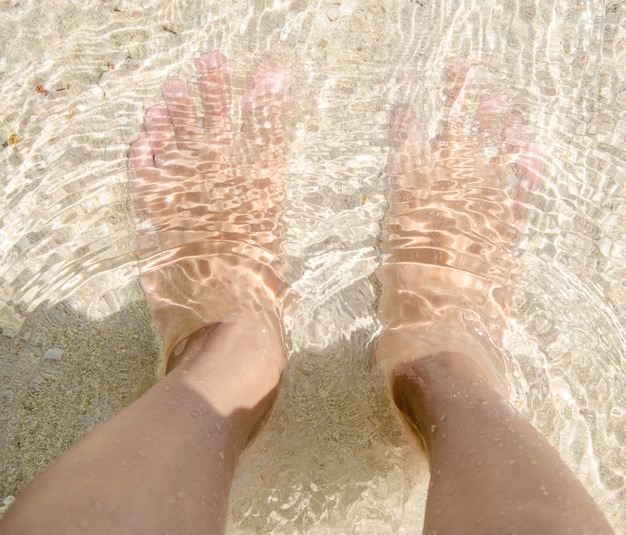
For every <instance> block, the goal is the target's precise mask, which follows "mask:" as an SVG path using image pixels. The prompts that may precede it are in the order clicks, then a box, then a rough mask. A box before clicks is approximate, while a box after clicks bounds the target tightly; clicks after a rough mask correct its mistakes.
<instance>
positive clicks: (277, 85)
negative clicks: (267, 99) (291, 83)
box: [263, 70, 287, 93]
mask: <svg viewBox="0 0 626 535" xmlns="http://www.w3.org/2000/svg"><path fill="white" fill-rule="evenodd" d="M263 85H264V87H265V90H266V91H269V92H270V93H281V92H282V91H284V90H285V87H286V85H287V76H286V74H285V73H284V72H283V71H282V70H272V71H270V72H267V73H265V80H264V84H263Z"/></svg>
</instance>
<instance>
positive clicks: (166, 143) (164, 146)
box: [145, 107, 177, 167]
mask: <svg viewBox="0 0 626 535" xmlns="http://www.w3.org/2000/svg"><path fill="white" fill-rule="evenodd" d="M145 127H146V132H147V133H148V140H149V142H150V147H151V148H152V152H153V154H154V164H155V166H156V167H158V166H159V165H160V163H161V162H163V161H164V159H165V158H166V155H167V154H170V153H172V152H173V151H175V150H177V144H176V136H175V134H174V127H173V125H172V123H171V121H170V116H169V114H168V113H167V110H166V109H165V108H161V107H156V108H152V109H150V110H148V113H146V120H145Z"/></svg>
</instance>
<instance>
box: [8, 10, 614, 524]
mask: <svg viewBox="0 0 626 535" xmlns="http://www.w3.org/2000/svg"><path fill="white" fill-rule="evenodd" d="M0 17H1V18H0V27H1V28H3V29H2V31H1V32H0V47H1V49H2V53H0V75H1V78H0V101H1V102H3V103H4V104H3V108H2V109H1V110H0V144H3V145H4V146H3V148H2V149H0V161H1V162H2V163H1V164H0V173H2V175H1V176H0V180H2V184H3V189H2V202H1V203H0V221H1V223H0V325H1V326H2V339H1V341H0V404H1V410H0V428H1V429H3V432H2V433H0V446H1V447H0V467H1V468H0V474H2V475H1V477H0V479H1V481H0V486H2V489H1V492H0V498H1V497H3V496H5V495H8V494H14V493H16V492H17V491H19V489H20V488H22V486H23V485H24V484H25V483H26V482H27V481H28V480H29V479H30V478H31V477H32V476H33V475H34V474H35V473H37V472H38V471H39V470H41V468H43V467H44V466H45V464H46V463H47V462H49V460H50V459H51V458H53V457H54V456H55V455H56V454H58V453H59V452H60V451H62V450H63V449H64V448H65V447H67V445H69V444H70V443H71V441H72V440H74V439H75V438H76V437H78V436H80V435H81V434H82V433H83V432H84V430H85V429H86V428H88V427H90V426H92V425H95V423H97V422H99V421H101V420H103V419H106V418H107V417H108V416H109V415H110V414H112V413H114V412H115V411H117V410H119V408H121V407H122V406H124V405H125V404H126V403H128V401H129V400H131V399H133V398H134V397H136V396H137V395H138V394H139V393H140V392H141V391H142V390H143V389H145V388H147V387H148V385H149V384H150V383H151V381H152V380H154V376H155V369H156V365H157V355H158V350H157V348H156V345H155V343H154V338H153V333H152V331H151V328H150V324H149V322H148V319H147V314H146V311H145V307H144V305H143V299H142V294H141V291H140V289H139V287H138V284H137V268H136V245H135V240H134V235H133V231H132V223H131V217H130V212H129V209H128V193H129V189H128V185H127V174H126V167H127V151H128V146H129V143H130V142H131V141H132V140H133V139H134V138H135V136H136V134H137V132H138V131H139V130H140V128H141V123H142V121H143V114H144V113H145V110H146V109H147V108H149V107H150V106H152V105H155V104H157V103H159V102H160V93H161V88H162V85H163V82H164V81H165V79H166V78H167V77H170V76H178V77H181V78H183V79H189V78H193V77H194V75H195V73H194V69H193V59H194V58H195V57H197V56H198V55H199V54H201V53H202V52H204V51H207V50H211V49H219V50H221V51H222V52H224V54H225V55H226V56H227V57H228V59H229V61H230V64H231V69H232V71H233V78H234V82H235V85H236V87H235V92H236V93H238V94H240V93H241V91H242V88H243V82H244V79H245V75H246V73H247V72H249V71H250V70H251V69H252V68H254V66H255V65H257V64H258V63H260V62H261V61H263V60H266V59H273V60H276V61H280V62H282V63H284V64H285V65H286V66H288V67H289V68H290V70H291V71H292V76H293V81H294V86H293V101H294V105H295V109H294V135H293V140H292V144H291V150H292V155H291V162H292V163H291V168H290V179H289V183H288V186H287V187H288V191H287V195H288V203H287V214H286V219H287V224H288V226H289V233H288V236H287V238H288V243H287V248H288V252H289V254H290V261H291V264H292V273H291V280H292V281H293V282H294V286H295V287H296V289H297V290H298V292H299V293H300V294H301V296H302V301H301V305H300V308H299V311H298V313H297V315H296V317H295V325H294V352H293V354H292V356H291V360H290V363H289V368H288V370H287V374H286V378H285V379H286V380H285V384H284V387H283V389H282V398H281V401H280V404H279V406H278V407H277V411H276V413H275V415H274V418H273V420H272V422H271V425H270V427H269V429H268V431H267V433H266V434H265V435H263V436H262V437H261V438H260V439H259V441H258V443H257V444H256V445H255V447H254V449H252V451H250V452H249V454H248V456H247V458H246V459H245V460H244V461H243V462H242V465H241V467H240V470H239V472H238V475H237V479H236V481H235V486H234V489H233V496H232V513H231V517H232V518H231V520H232V522H231V532H232V533H266V532H272V530H273V531H274V532H275V533H297V532H306V533H326V532H337V530H340V531H344V532H346V531H347V532H359V533H368V532H371V533H404V532H414V531H415V529H413V526H415V525H418V526H419V525H421V519H422V515H423V499H424V497H425V492H426V485H427V466H426V463H425V461H424V459H423V458H422V457H421V455H420V454H416V453H415V451H414V450H413V449H412V448H411V447H410V446H408V445H407V443H406V441H405V439H404V438H403V437H402V436H401V434H400V432H399V430H398V426H397V425H396V423H395V421H394V417H393V414H392V413H391V411H390V409H389V406H388V402H387V400H386V398H385V393H384V390H383V389H382V384H381V383H382V382H381V379H380V377H379V375H378V373H377V371H376V368H375V366H374V365H373V362H372V357H371V347H372V341H373V340H374V338H375V334H376V331H377V325H376V323H375V321H374V319H373V318H374V316H373V312H374V310H375V308H376V295H377V291H378V288H377V286H376V283H375V278H374V276H373V273H374V270H375V268H376V266H377V263H378V239H379V235H380V219H381V217H382V215H383V213H384V210H385V207H386V204H385V200H384V198H385V195H384V191H385V184H386V181H387V178H386V177H385V175H384V173H383V171H384V168H385V164H386V157H387V151H388V121H389V114H390V111H391V109H392V107H393V105H394V104H395V103H398V102H401V101H411V102H414V103H415V104H416V106H417V107H418V108H419V109H420V114H421V116H422V117H423V120H424V124H425V128H426V130H427V131H428V133H429V134H430V135H433V136H434V135H435V134H436V133H437V131H438V128H439V126H440V120H441V116H440V111H441V106H442V103H443V101H444V98H445V95H444V93H443V91H442V88H443V82H444V80H445V73H446V70H447V68H448V67H449V66H450V65H452V64H453V63H454V62H455V60H457V59H460V60H462V61H467V62H469V63H472V64H474V65H475V66H476V69H477V75H476V80H477V84H479V86H480V90H483V91H485V92H490V93H491V92H496V93H501V94H502V95H503V96H504V98H505V100H506V101H507V102H510V103H511V104H513V106H514V107H515V108H516V109H518V110H519V111H520V112H521V113H522V114H523V116H524V117H525V119H526V121H527V122H528V124H530V125H532V127H533V128H534V130H535V132H536V135H537V139H538V141H539V142H540V143H542V145H543V148H544V150H543V154H542V161H543V174H544V177H543V180H542V182H541V185H540V187H539V189H538V191H537V193H536V194H535V196H534V199H533V207H532V209H531V211H530V225H529V228H528V230H527V232H526V235H525V238H524V240H523V242H522V245H521V246H522V249H523V253H524V254H523V260H524V265H525V270H524V279H523V280H522V282H521V283H520V285H519V291H518V293H517V295H516V300H515V305H516V306H515V311H514V315H513V318H512V320H511V330H510V332H509V334H508V349H509V351H510V354H509V355H508V358H509V364H510V367H511V373H512V382H513V388H514V398H513V399H514V402H515V404H516V406H518V407H519V408H520V410H522V412H524V414H526V415H527V416H528V418H529V419H530V420H531V421H532V422H533V423H534V424H535V425H537V427H539V429H540V430H541V431H542V432H544V433H545V434H546V435H547V436H548V437H549V438H550V440H551V442H552V443H553V444H554V445H555V446H556V447H557V449H558V450H559V452H560V453H561V455H562V456H563V457H564V458H565V459H566V461H567V462H568V464H569V465H570V466H571V467H572V468H573V469H574V470H575V471H576V473H577V474H578V475H579V477H580V478H581V479H582V480H583V482H584V483H585V484H586V485H587V488H588V489H589V490H590V492H591V493H592V494H593V495H594V497H595V498H596V499H597V500H598V502H599V503H600V504H601V506H602V507H603V508H604V510H605V511H606V513H607V515H608V516H609V518H610V519H611V521H612V522H613V524H614V525H615V526H616V527H617V528H618V531H619V532H625V531H626V508H625V506H624V504H625V503H626V480H625V479H624V478H625V473H624V472H625V471H624V459H625V458H626V431H625V429H626V405H625V403H626V379H625V372H624V370H625V362H624V360H625V356H624V348H626V340H624V334H623V333H624V332H626V331H625V330H624V327H625V326H626V317H625V315H624V312H623V310H624V305H625V304H626V287H625V286H624V282H623V280H624V272H625V269H624V268H625V259H624V243H625V242H624V238H623V235H624V231H625V230H626V219H625V214H626V212H625V203H626V192H625V191H624V179H625V178H626V176H625V171H624V162H625V161H626V143H625V136H626V114H625V113H624V111H623V109H624V105H625V104H626V68H625V67H624V65H626V61H625V60H626V18H625V17H626V14H625V13H624V6H623V5H622V3H619V2H612V1H607V2H598V1H586V2H577V3H572V2H543V3H542V2H480V3H471V2H447V3H446V2H429V1H428V0H426V1H424V2H411V1H399V0H398V1H391V0H387V1H380V0H379V1H374V0H372V1H371V2H370V1H366V0H363V1H359V2H357V1H343V2H339V1H337V2H279V1H276V2H269V1H268V2H230V3H228V4H225V3H221V4H220V3H217V2H208V1H207V2H188V3H186V4H185V6H184V9H182V8H181V7H180V6H179V4H178V3H172V2H165V1H163V2H159V1H153V2H149V3H147V2H143V3H139V2H136V3H135V2H126V1H121V2H61V1H59V2H50V3H49V4H47V5H46V6H43V5H40V3H37V2H34V1H31V2H28V1H24V2H18V1H11V2H5V3H3V4H2V6H1V7H0ZM37 86H43V88H42V89H40V91H38V90H37ZM50 350H61V351H63V353H62V354H60V356H59V352H58V351H57V352H54V351H53V352H50Z"/></svg>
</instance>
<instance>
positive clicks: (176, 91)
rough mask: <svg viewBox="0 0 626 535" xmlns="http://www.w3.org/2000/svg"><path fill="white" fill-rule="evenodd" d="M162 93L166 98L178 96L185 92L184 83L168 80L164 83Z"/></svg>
mask: <svg viewBox="0 0 626 535" xmlns="http://www.w3.org/2000/svg"><path fill="white" fill-rule="evenodd" d="M163 94H164V95H165V96H166V97H168V98H180V97H182V96H183V95H184V94H185V83H184V82H181V81H180V80H170V81H169V82H167V83H166V84H165V87H164V88H163Z"/></svg>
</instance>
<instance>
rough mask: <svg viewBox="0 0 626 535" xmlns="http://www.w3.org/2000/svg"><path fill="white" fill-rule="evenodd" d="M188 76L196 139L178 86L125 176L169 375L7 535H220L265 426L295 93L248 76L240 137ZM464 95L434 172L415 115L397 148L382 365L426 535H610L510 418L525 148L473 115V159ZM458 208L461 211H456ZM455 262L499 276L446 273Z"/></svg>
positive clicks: (462, 82)
mask: <svg viewBox="0 0 626 535" xmlns="http://www.w3.org/2000/svg"><path fill="white" fill-rule="evenodd" d="M198 71H199V75H200V78H199V93H200V96H201V100H202V104H203V110H204V119H203V121H202V122H201V121H200V120H199V118H198V114H197V111H196V108H195V106H194V104H193V101H192V100H191V98H190V96H189V89H188V87H187V86H186V85H185V84H183V83H182V82H179V81H171V82H169V83H168V84H167V85H166V87H165V91H164V96H165V101H166V104H167V108H166V109H164V108H155V109H153V110H150V111H149V112H148V114H147V116H146V121H145V126H146V132H145V133H143V134H141V135H140V136H139V138H138V140H137V141H136V142H135V143H134V144H133V146H132V148H131V156H130V167H131V172H132V177H133V186H134V196H133V201H134V207H135V211H136V215H137V219H138V238H139V258H140V274H141V275H140V277H141V282H142V285H143V288H144V291H145V293H146V299H147V302H148V306H149V307H150V311H151V313H152V317H153V319H154V322H155V324H156V325H157V326H158V328H159V330H160V332H161V335H162V337H163V344H164V368H166V370H167V371H168V373H167V375H166V376H165V377H164V378H163V380H162V381H160V382H159V383H158V384H157V385H155V386H154V387H153V388H152V389H151V390H150V391H149V392H148V393H146V394H145V395H144V396H143V397H141V398H140V399H139V400H137V401H136V402H134V403H133V404H132V405H130V406H129V407H128V408H126V409H125V410H124V411H122V412H121V413H119V414H118V415H117V416H115V417H114V418H112V419H111V420H109V421H108V422H106V423H105V424H103V425H102V426H100V427H98V428H96V429H94V430H93V431H91V432H90V433H88V434H87V435H86V436H85V437H84V438H83V439H82V440H80V441H79V442H77V443H76V444H75V445H74V446H72V448H70V449H69V450H68V451H67V452H66V453H65V454H63V455H61V456H60V457H59V458H58V459H57V460H56V461H55V462H54V463H53V464H52V465H51V466H50V467H48V468H47V469H46V470H45V471H44V472H43V473H42V474H41V475H40V476H39V477H38V478H37V479H36V480H35V481H33V482H32V483H31V484H30V485H29V486H28V487H27V488H26V489H25V490H24V492H23V493H22V494H21V495H20V497H19V499H18V500H17V501H16V502H15V503H14V504H13V505H12V506H11V508H10V509H9V511H8V512H7V514H6V515H5V517H4V518H3V520H2V521H1V522H0V534H5V533H6V534H9V533H10V534H12V535H15V534H20V533H28V534H36V533H46V534H54V533H59V534H61V533H62V534H71V533H85V532H89V533H94V534H97V533H120V534H124V533H150V534H152V533H176V534H177V533H221V532H223V531H224V528H225V519H226V513H227V507H228V493H229V489H230V485H231V481H232V477H233V472H234V470H235V466H236V463H237V459H238V457H239V455H240V454H241V452H242V451H243V449H244V448H245V447H246V445H247V444H248V443H249V441H250V440H252V438H253V437H254V435H255V433H256V432H257V430H258V429H259V428H260V426H261V425H262V423H263V421H264V419H265V418H266V417H267V414H268V413H269V411H270V410H271V407H272V405H273V403H274V401H275V398H276V394H277V390H278V387H279V383H280V378H281V374H282V371H283V368H284V365H285V359H286V352H285V344H284V334H283V332H284V330H285V329H284V325H283V321H284V320H283V318H284V317H285V308H286V307H288V306H290V302H291V297H290V291H289V288H288V286H287V285H286V284H285V283H284V282H283V280H282V279H281V269H282V266H283V262H282V253H281V239H282V238H281V236H282V226H281V211H280V201H281V200H282V180H283V177H284V175H285V165H286V164H285V162H286V142H285V137H286V136H285V123H286V117H287V116H288V108H289V92H288V86H289V79H288V74H287V73H286V71H285V70H284V69H283V68H282V67H280V66H278V65H275V64H264V65H262V66H261V67H259V69H258V70H257V72H256V73H255V74H254V75H252V76H251V77H250V79H249V81H248V84H247V87H246V90H245V92H244V95H243V106H242V109H243V126H242V128H241V130H238V129H235V128H234V127H233V125H232V122H231V116H230V108H231V101H230V99H231V96H230V94H231V91H230V79H229V74H228V70H227V67H226V64H225V62H224V60H223V58H222V57H221V56H220V55H219V54H217V53H211V54H208V55H206V56H203V57H202V58H201V59H200V60H199V61H198ZM470 82H471V75H470V74H469V73H468V71H467V70H459V71H456V72H454V73H453V75H452V76H451V78H450V85H451V86H452V91H451V94H450V98H449V99H448V103H447V104H446V114H447V125H448V126H447V127H446V128H445V129H444V132H443V134H442V136H441V138H440V139H441V140H443V141H444V142H445V143H444V145H445V149H440V150H439V151H433V150H431V147H430V145H429V144H428V143H426V142H425V141H424V136H423V135H422V134H421V131H420V129H419V127H418V125H417V121H416V119H415V116H414V114H413V112H412V110H411V108H409V107H407V106H401V107H399V108H398V109H396V111H395V112H394V116H393V119H392V127H391V128H392V152H391V155H390V162H389V169H388V171H389V174H390V175H391V176H392V180H391V196H390V200H389V203H390V208H389V213H388V216H387V218H386V220H385V242H384V247H383V249H384V250H383V252H384V254H385V265H384V267H383V268H382V269H381V270H380V272H379V278H380V280H381V284H382V289H383V290H382V295H381V301H380V310H379V319H380V321H381V323H382V325H383V327H384V329H383V333H382V335H381V338H380V340H379V344H378V347H377V351H376V355H377V359H378V362H379V364H380V367H381V370H382V371H383V373H384V375H385V377H386V380H387V382H388V385H389V389H390V394H391V397H392V400H393V402H394V403H395V406H396V407H397V409H398V412H399V415H400V416H401V419H402V421H403V422H404V424H405V425H406V427H407V429H408V430H409V432H410V433H412V434H413V436H415V437H419V438H420V439H421V440H422V441H423V443H424V445H425V447H426V451H427V453H428V456H429V459H430V464H431V486H430V490H429V495H428V503H427V511H426V522H425V526H424V532H425V533H454V534H458V533H509V532H510V533H525V532H528V533H567V532H568V530H570V531H572V530H574V531H575V532H576V533H585V532H588V533H611V529H610V527H609V526H608V524H607V523H606V521H605V520H604V518H603V516H602V513H601V512H600V510H599V508H598V507H597V506H596V505H595V504H594V503H593V501H592V500H591V498H589V496H588V495H587V494H586V492H585V491H584V489H583V488H582V486H581V485H580V483H578V481H577V480H576V478H575V477H574V476H573V475H572V474H571V472H569V471H568V469H567V468H566V467H565V465H564V464H563V462H562V461H561V460H560V459H559V457H558V455H557V454H556V452H555V451H554V450H553V449H552V448H551V447H550V446H549V445H548V444H547V442H546V441H545V439H543V438H542V437H541V436H539V435H538V433H537V432H536V431H535V430H534V429H533V428H532V427H531V426H530V424H528V423H527V422H526V421H525V420H524V419H523V418H522V417H521V416H520V415H519V414H517V413H516V412H515V411H514V410H513V408H512V407H511V406H510V405H509V404H508V402H507V401H506V390H507V386H506V381H505V379H504V375H503V370H502V360H501V358H500V349H499V336H500V335H501V332H502V330H503V328H504V321H505V316H506V311H507V308H508V303H509V301H510V290H511V285H512V283H513V282H514V279H515V276H516V275H515V273H516V270H517V261H516V260H515V259H516V256H515V254H514V251H513V250H512V249H511V247H510V244H511V242H513V241H514V240H515V239H516V238H517V235H518V234H519V228H520V227H521V225H522V224H523V220H524V210H523V203H524V201H525V197H526V196H527V194H528V192H529V191H530V190H531V189H532V187H534V182H535V181H536V178H535V177H536V170H537V147H536V146H535V145H533V144H532V143H529V142H527V140H526V139H525V134H524V132H523V128H521V127H520V125H519V123H518V122H517V121H516V120H515V117H513V116H510V117H509V114H508V111H506V110H505V108H504V107H503V106H502V105H501V103H500V101H499V100H498V99H497V98H495V97H494V98H489V99H486V100H485V101H484V102H483V104H482V105H481V106H479V108H478V113H477V117H478V118H479V121H478V122H479V128H478V132H479V133H480V135H479V136H478V137H477V139H478V141H477V142H476V141H472V143H469V144H468V140H467V139H465V138H464V134H463V131H462V129H460V128H457V127H456V126H455V124H457V123H456V120H457V119H459V118H460V117H461V116H463V114H464V113H465V108H466V96H467V92H468V88H469V83H470ZM505 112H506V113H505ZM503 114H506V115H507V117H508V119H507V118H505V120H504V122H502V121H501V120H500V119H501V115H503ZM502 125H505V126H502ZM497 128H499V129H500V130H501V131H502V129H504V134H503V136H502V139H503V140H504V141H503V142H502V147H501V149H502V150H501V153H502V155H501V156H498V157H497V158H495V159H493V160H489V161H485V160H484V157H483V156H481V154H484V151H482V147H481V145H480V143H483V142H484V141H485V139H486V138H485V135H483V134H486V133H487V132H492V131H494V130H495V129H497ZM501 133H502V132H501ZM509 158H515V159H516V161H517V162H518V163H519V164H520V165H519V168H520V169H521V171H520V173H518V174H519V187H518V188H517V190H516V192H515V193H514V194H513V196H511V195H508V194H505V193H504V190H503V185H502V183H501V182H500V181H501V178H502V169H503V165H504V164H505V160H507V159H509ZM460 162H464V163H467V162H470V164H469V169H470V170H469V171H467V169H466V168H465V167H461V166H460ZM477 180H479V182H478V185H477V183H476V181H477ZM480 181H483V182H480ZM453 188H456V189H460V190H464V191H467V192H469V193H468V196H469V197H470V198H471V199H470V200H471V202H461V203H459V202H457V201H456V200H455V199H454V198H452V197H449V196H446V195H445V193H447V191H448V190H451V189H453ZM468 188H469V189H468ZM471 188H474V189H471ZM442 192H443V193H442ZM426 193H428V195H427V196H425V194H426ZM466 200H467V199H466ZM433 209H434V210H433ZM441 214H446V215H447V217H441ZM470 231H471V232H470ZM450 235H452V236H454V237H453V238H450ZM416 244H417V245H416ZM455 250H458V251H465V250H471V251H473V252H483V253H484V252H487V253H488V254H487V257H488V258H489V259H492V260H493V262H492V263H489V262H477V261H476V259H475V258H471V257H462V256H459V257H455V256H454V255H450V254H448V253H449V252H450V251H455ZM442 251H443V253H446V251H447V252H448V253H446V254H443V253H442ZM494 266H495V267H497V269H492V268H494ZM451 504H452V505H453V506H451ZM574 531H572V532H574Z"/></svg>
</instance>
